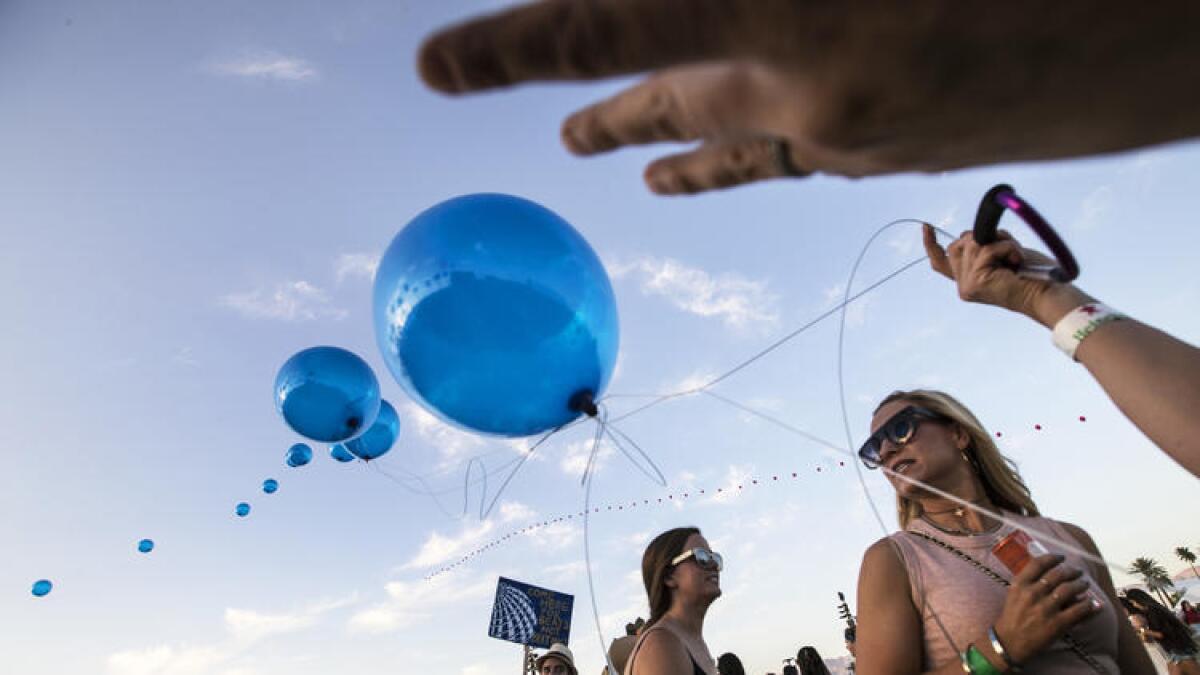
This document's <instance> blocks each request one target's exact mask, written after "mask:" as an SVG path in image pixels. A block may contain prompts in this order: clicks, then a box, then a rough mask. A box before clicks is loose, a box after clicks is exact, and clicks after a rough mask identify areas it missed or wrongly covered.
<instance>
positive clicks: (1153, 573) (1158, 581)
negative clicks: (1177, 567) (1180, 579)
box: [1129, 558, 1175, 607]
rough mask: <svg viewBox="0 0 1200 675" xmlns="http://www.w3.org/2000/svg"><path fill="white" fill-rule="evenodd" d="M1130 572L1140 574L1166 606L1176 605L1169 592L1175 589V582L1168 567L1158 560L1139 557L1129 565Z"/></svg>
mask: <svg viewBox="0 0 1200 675" xmlns="http://www.w3.org/2000/svg"><path fill="white" fill-rule="evenodd" d="M1129 573H1130V574H1136V575H1138V576H1140V577H1141V578H1142V581H1143V582H1144V583H1145V584H1146V588H1148V589H1150V591H1151V592H1153V593H1154V594H1155V595H1157V596H1158V599H1159V600H1161V601H1162V604H1163V605H1164V606H1166V607H1174V603H1172V602H1171V601H1170V599H1169V597H1170V596H1169V595H1168V594H1167V592H1168V591H1173V590H1175V584H1173V583H1172V582H1171V575H1170V574H1168V573H1167V569H1166V568H1165V567H1163V566H1162V565H1160V564H1158V561H1157V560H1155V559H1153V558H1138V559H1137V560H1134V561H1133V564H1132V565H1130V566H1129Z"/></svg>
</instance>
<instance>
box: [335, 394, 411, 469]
mask: <svg viewBox="0 0 1200 675" xmlns="http://www.w3.org/2000/svg"><path fill="white" fill-rule="evenodd" d="M399 435H400V416H399V415H397V414H396V409H395V408H393V407H392V404H391V403H388V402H387V401H382V402H381V403H380V404H379V415H378V416H377V417H376V418H375V423H374V424H372V425H371V428H370V429H367V430H366V431H364V432H363V434H362V435H361V436H359V437H358V438H353V439H351V440H348V441H346V442H345V443H343V444H342V445H344V446H345V447H346V449H347V450H349V451H350V454H352V455H354V456H355V457H357V458H359V459H362V460H366V461H368V462H369V461H371V460H372V459H375V458H376V457H382V456H383V455H384V454H386V453H387V451H388V450H391V449H392V446H393V445H395V443H396V438H397V437H398V436H399Z"/></svg>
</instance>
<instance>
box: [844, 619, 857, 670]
mask: <svg viewBox="0 0 1200 675" xmlns="http://www.w3.org/2000/svg"><path fill="white" fill-rule="evenodd" d="M843 636H844V637H845V639H846V651H848V652H850V670H851V671H853V670H854V660H855V659H857V658H858V647H857V646H856V645H855V644H854V642H855V640H857V639H858V628H856V627H854V626H851V627H850V628H847V629H846V632H845V633H844V634H843Z"/></svg>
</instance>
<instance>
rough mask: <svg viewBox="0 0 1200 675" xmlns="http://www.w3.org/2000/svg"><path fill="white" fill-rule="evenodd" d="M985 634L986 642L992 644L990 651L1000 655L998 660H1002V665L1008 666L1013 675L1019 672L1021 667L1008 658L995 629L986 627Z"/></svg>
mask: <svg viewBox="0 0 1200 675" xmlns="http://www.w3.org/2000/svg"><path fill="white" fill-rule="evenodd" d="M987 634H988V641H989V642H991V643H992V651H994V652H996V653H997V654H999V655H1000V658H1002V659H1004V664H1005V665H1006V666H1008V669H1009V670H1010V671H1011V672H1014V673H1019V672H1021V667H1020V666H1019V665H1017V662H1016V661H1013V660H1012V658H1011V657H1009V655H1008V651H1007V650H1005V649H1004V645H1003V644H1002V643H1001V642H1000V636H999V635H996V627H995V626H988V633H987Z"/></svg>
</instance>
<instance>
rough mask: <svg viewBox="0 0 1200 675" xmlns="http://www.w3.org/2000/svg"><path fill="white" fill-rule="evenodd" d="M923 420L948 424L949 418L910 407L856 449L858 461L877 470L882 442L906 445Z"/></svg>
mask: <svg viewBox="0 0 1200 675" xmlns="http://www.w3.org/2000/svg"><path fill="white" fill-rule="evenodd" d="M925 420H928V421H931V422H948V421H950V418H949V417H946V416H945V415H941V414H938V413H935V412H934V411H932V410H930V409H928V408H922V407H921V406H916V405H910V406H908V407H906V408H904V409H902V410H901V411H900V412H898V413H896V414H895V415H892V416H891V417H890V418H889V419H888V421H886V422H884V423H883V424H882V425H881V426H880V427H879V429H878V430H876V431H875V433H873V434H871V437H870V438H868V439H867V441H866V442H865V443H863V444H862V447H861V448H859V449H858V457H859V459H861V460H862V461H863V464H865V465H867V468H868V469H878V468H879V466H880V465H881V464H883V459H882V457H881V451H882V450H883V442H884V441H885V440H887V441H891V443H892V444H893V445H907V444H908V442H909V441H911V440H912V439H913V436H916V435H917V429H919V428H920V427H921V422H922V421H925Z"/></svg>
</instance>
